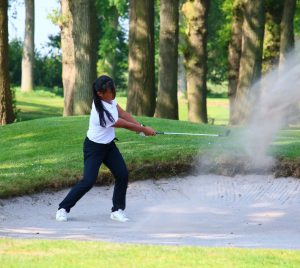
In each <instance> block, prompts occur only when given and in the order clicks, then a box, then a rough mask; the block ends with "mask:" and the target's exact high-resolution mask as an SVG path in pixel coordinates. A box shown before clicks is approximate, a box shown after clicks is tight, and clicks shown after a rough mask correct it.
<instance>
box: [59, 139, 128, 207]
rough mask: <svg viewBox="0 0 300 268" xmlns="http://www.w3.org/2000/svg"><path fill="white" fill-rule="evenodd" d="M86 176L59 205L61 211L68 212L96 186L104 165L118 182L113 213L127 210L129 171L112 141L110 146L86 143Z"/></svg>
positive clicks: (115, 187)
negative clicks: (101, 167)
mask: <svg viewBox="0 0 300 268" xmlns="http://www.w3.org/2000/svg"><path fill="white" fill-rule="evenodd" d="M83 154H84V174H83V178H82V179H81V180H80V181H79V182H78V183H77V184H76V185H75V186H74V187H73V188H72V189H71V191H70V192H69V193H68V195H67V196H66V197H65V199H64V200H63V201H62V202H61V203H60V204H59V209H60V208H64V209H65V210H66V211H67V212H69V211H70V209H71V208H72V207H73V206H75V204H76V202H77V201H78V200H79V199H80V198H81V197H83V196H84V195H85V194H86V193H87V192H88V191H89V190H90V189H91V188H92V187H93V185H94V184H95V182H96V179H97V177H98V173H99V168H100V166H101V164H102V163H104V164H105V165H106V166H107V167H108V168H109V169H110V171H111V172H112V174H113V175H114V177H115V179H116V181H115V186H114V192H113V198H112V201H113V207H112V211H116V210H118V209H123V210H124V209H125V206H126V191H127V185H128V170H127V167H126V164H125V161H124V159H123V157H122V155H121V153H120V152H119V149H118V148H117V146H116V145H115V143H114V142H113V141H112V142H111V143H109V144H99V143H95V142H93V141H91V140H89V139H88V138H86V139H85V141H84V146H83Z"/></svg>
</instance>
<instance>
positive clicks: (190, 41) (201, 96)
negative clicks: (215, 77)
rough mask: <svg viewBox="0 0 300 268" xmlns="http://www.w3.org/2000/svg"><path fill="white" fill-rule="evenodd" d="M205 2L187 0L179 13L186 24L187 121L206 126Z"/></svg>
mask: <svg viewBox="0 0 300 268" xmlns="http://www.w3.org/2000/svg"><path fill="white" fill-rule="evenodd" d="M208 6H209V1H208V0H187V1H186V2H185V4H184V5H183V6H182V12H183V14H184V16H185V18H186V21H187V49H186V50H185V52H184V55H185V67H186V72H187V95H188V119H189V121H192V122H201V123H207V105H206V94H207V88H206V76H207V15H208Z"/></svg>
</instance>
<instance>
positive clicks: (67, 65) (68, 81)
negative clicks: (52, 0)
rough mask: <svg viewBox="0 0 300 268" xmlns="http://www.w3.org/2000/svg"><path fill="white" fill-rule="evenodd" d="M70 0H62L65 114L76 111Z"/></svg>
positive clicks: (71, 113)
mask: <svg viewBox="0 0 300 268" xmlns="http://www.w3.org/2000/svg"><path fill="white" fill-rule="evenodd" d="M70 9H71V6H70V1H68V0H61V14H62V16H61V21H60V23H59V24H60V27H61V52H62V80H63V87H64V113H63V114H64V116H70V115H73V113H74V108H73V99H74V91H75V47H74V41H73V27H74V26H73V17H72V13H71V10H70Z"/></svg>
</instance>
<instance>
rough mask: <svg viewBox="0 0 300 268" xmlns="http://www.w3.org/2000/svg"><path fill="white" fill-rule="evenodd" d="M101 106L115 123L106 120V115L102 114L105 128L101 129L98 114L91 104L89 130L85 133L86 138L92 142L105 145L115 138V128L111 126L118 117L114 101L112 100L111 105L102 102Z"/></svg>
mask: <svg viewBox="0 0 300 268" xmlns="http://www.w3.org/2000/svg"><path fill="white" fill-rule="evenodd" d="M102 104H103V106H104V108H105V109H106V110H107V111H108V112H110V114H111V115H112V117H113V118H114V119H115V122H111V121H110V120H109V119H108V118H107V116H106V114H105V113H104V118H105V121H106V127H102V126H101V125H100V120H99V114H98V112H97V110H96V107H95V104H94V102H93V104H92V110H91V115H90V123H89V129H88V131H87V137H88V138H89V139H90V140H91V141H93V142H96V143H102V144H107V143H110V142H111V141H112V140H113V139H114V138H115V137H116V136H115V128H114V127H112V126H113V125H114V124H115V123H116V122H117V121H118V118H119V115H118V109H117V101H116V100H113V101H112V102H111V103H108V102H105V101H102Z"/></svg>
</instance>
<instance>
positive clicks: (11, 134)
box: [0, 116, 224, 197]
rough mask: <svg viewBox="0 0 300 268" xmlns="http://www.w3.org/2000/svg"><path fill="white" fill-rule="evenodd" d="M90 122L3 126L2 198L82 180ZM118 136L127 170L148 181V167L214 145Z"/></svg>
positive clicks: (184, 127) (180, 125)
mask: <svg viewBox="0 0 300 268" xmlns="http://www.w3.org/2000/svg"><path fill="white" fill-rule="evenodd" d="M88 119H89V117H88V116H76V117H66V118H63V117H52V118H44V119H37V120H30V121H24V122H19V123H16V124H12V125H7V126H4V127H2V128H1V133H0V139H1V141H2V146H1V148H0V197H5V196H13V195H19V194H25V193H32V192H36V191H39V190H42V189H46V188H61V187H64V186H68V185H71V184H72V183H74V182H75V181H76V180H77V179H79V178H80V177H81V174H82V168H83V161H82V143H83V139H84V138H85V135H86V131H87V128H88ZM137 119H138V120H139V121H141V122H143V123H144V124H146V125H151V126H153V127H154V128H155V129H157V130H161V131H179V130H180V131H184V132H204V133H216V132H223V131H224V129H223V128H222V127H220V126H208V125H199V124H193V123H189V122H178V121H176V120H165V119H157V118H147V117H139V118H137ZM116 135H117V137H118V138H119V140H120V141H119V142H117V144H118V147H119V148H120V150H121V152H122V153H123V156H124V158H125V160H126V162H127V164H128V167H129V169H130V170H136V175H138V173H139V172H140V175H138V176H140V177H144V178H145V177H148V176H150V175H149V174H147V166H148V167H149V166H150V167H154V168H158V169H159V167H160V166H164V165H169V164H174V163H182V162H183V163H184V162H186V161H187V159H189V158H191V157H193V156H194V155H195V154H197V153H198V152H201V151H205V150H206V149H207V148H209V146H210V144H211V143H212V142H216V139H215V138H210V137H208V138H196V139H195V138H194V137H186V136H182V137H173V136H167V135H157V136H155V137H148V138H145V137H141V136H139V135H137V134H135V133H133V132H130V131H127V130H125V129H117V131H116ZM221 140H222V139H219V142H221ZM168 171H169V173H171V172H170V170H168ZM104 172H107V170H104ZM137 178H138V177H136V176H133V177H132V179H137Z"/></svg>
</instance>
